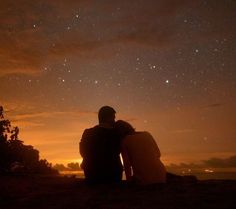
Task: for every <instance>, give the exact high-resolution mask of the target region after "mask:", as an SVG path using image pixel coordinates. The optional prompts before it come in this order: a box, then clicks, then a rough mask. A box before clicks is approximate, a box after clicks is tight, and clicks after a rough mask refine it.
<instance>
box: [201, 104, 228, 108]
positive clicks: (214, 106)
mask: <svg viewBox="0 0 236 209" xmlns="http://www.w3.org/2000/svg"><path fill="white" fill-rule="evenodd" d="M223 105H224V104H223V103H214V104H209V105H206V106H204V107H203V108H217V107H220V106H223Z"/></svg>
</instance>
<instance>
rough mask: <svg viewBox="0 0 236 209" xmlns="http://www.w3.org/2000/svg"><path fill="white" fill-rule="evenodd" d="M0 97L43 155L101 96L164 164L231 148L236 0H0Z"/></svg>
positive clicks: (52, 151)
mask: <svg viewBox="0 0 236 209" xmlns="http://www.w3.org/2000/svg"><path fill="white" fill-rule="evenodd" d="M0 11H1V12H0V45H1V47H0V104H1V105H3V106H4V108H5V110H6V112H5V116H6V117H7V118H9V119H10V120H11V121H12V122H13V125H17V126H19V128H20V139H22V140H23V141H24V142H25V144H31V145H33V146H34V147H35V148H37V149H38V150H39V151H40V155H41V157H43V158H46V159H48V161H50V162H52V163H67V162H71V161H76V160H77V161H79V159H80V155H79V152H78V150H79V140H80V137H81V134H82V132H83V130H84V129H85V128H87V127H91V126H94V125H96V124H97V111H98V109H99V108H100V107H101V106H103V105H111V106H113V107H114V108H115V109H116V111H117V119H124V120H127V121H129V122H130V123H131V124H133V125H134V127H136V129H137V130H146V131H149V132H150V133H151V134H152V135H153V136H154V138H155V139H156V141H157V143H158V146H159V147H160V149H161V152H162V160H163V161H164V163H166V164H170V163H179V162H186V163H189V162H199V161H201V160H206V159H209V158H211V157H217V158H228V157H230V156H233V155H236V109H235V107H236V97H235V93H236V69H235V68H236V59H235V58H236V27H235V25H236V13H235V11H236V1H233V0H206V1H202V0H199V1H187V0H180V1H179V0H178V1H177V0H148V1H147V0H146V1H144V0H136V1H126V0H118V1H115V2H114V1H108V0H99V1H95V0H81V1H72V0H67V1H63V0H58V1H53V0H38V1H30V0H18V1H13V0H3V1H1V5H0Z"/></svg>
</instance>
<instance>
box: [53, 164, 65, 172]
mask: <svg viewBox="0 0 236 209" xmlns="http://www.w3.org/2000/svg"><path fill="white" fill-rule="evenodd" d="M53 168H54V169H56V170H58V171H67V170H69V169H68V168H67V167H65V166H64V165H63V164H58V163H57V164H56V165H54V166H53Z"/></svg>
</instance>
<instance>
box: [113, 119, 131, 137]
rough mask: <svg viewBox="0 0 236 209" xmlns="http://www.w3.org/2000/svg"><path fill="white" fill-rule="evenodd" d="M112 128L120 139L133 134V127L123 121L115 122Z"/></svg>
mask: <svg viewBox="0 0 236 209" xmlns="http://www.w3.org/2000/svg"><path fill="white" fill-rule="evenodd" d="M114 128H115V129H116V130H117V131H118V133H119V134H120V136H121V137H125V136H127V135H129V134H132V133H134V132H135V129H134V127H133V126H132V125H131V124H129V123H128V122H126V121H123V120H118V121H116V123H115V126H114Z"/></svg>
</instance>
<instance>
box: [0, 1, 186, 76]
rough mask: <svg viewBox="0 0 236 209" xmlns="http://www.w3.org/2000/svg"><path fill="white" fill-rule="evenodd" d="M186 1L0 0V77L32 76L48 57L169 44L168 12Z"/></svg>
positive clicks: (172, 32)
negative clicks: (115, 46)
mask: <svg viewBox="0 0 236 209" xmlns="http://www.w3.org/2000/svg"><path fill="white" fill-rule="evenodd" d="M187 2H188V1H177V0H175V1H164V0H161V1H158V2H157V1H154V0H152V1H148V2H147V1H138V2H136V1H135V4H134V2H133V1H123V0H122V1H117V2H116V3H114V2H111V1H107V0H104V1H99V2H97V1H71V0H70V1H66V2H65V1H63V0H59V1H56V2H55V1H52V0H51V1H46V0H42V1H39V2H38V1H33V2H32V1H30V0H20V1H17V2H16V1H13V0H3V1H1V5H0V9H1V11H2V12H1V13H0V25H1V26H0V37H1V38H0V44H1V49H0V54H1V55H0V76H2V75H5V74H12V73H24V74H35V73H36V74H37V73H39V72H40V69H41V68H42V66H43V65H44V64H45V63H46V62H48V59H50V61H57V59H58V58H60V57H61V56H64V55H65V54H68V53H77V54H79V55H80V56H84V55H85V57H86V56H89V55H91V54H92V53H91V51H93V50H96V49H98V48H100V47H103V46H110V45H112V44H114V43H124V44H126V43H131V44H144V45H149V46H163V45H166V44H169V43H170V39H171V36H172V35H173V34H174V31H173V28H174V27H173V23H172V20H171V19H170V18H169V15H173V14H175V13H176V11H177V10H178V9H179V8H181V7H184V6H188V5H189V3H187ZM76 15H79V17H78V18H77V17H76ZM68 27H69V29H68ZM98 54H99V55H101V54H102V53H100V52H99V53H98Z"/></svg>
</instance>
